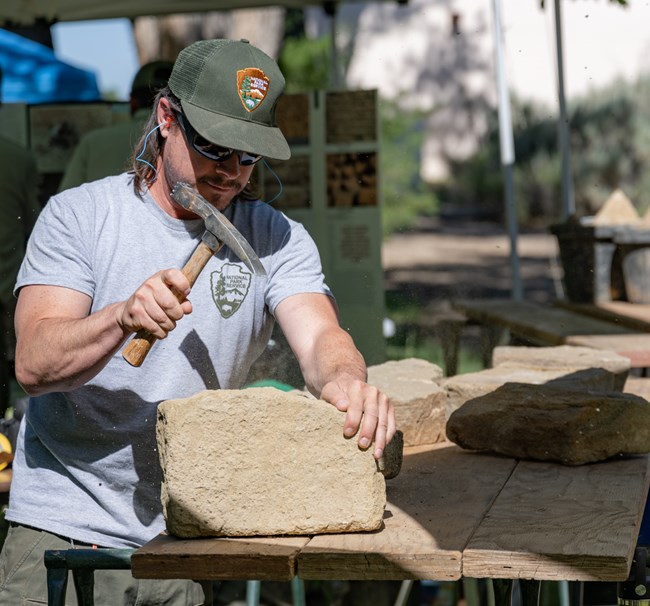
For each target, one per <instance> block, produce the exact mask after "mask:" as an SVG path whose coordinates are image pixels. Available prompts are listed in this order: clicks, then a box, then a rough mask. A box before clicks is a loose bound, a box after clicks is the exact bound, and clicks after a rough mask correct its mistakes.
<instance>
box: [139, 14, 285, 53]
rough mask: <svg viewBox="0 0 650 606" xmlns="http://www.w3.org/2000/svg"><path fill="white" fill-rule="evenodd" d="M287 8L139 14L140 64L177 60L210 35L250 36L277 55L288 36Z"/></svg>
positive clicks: (236, 37) (218, 36) (248, 38)
mask: <svg viewBox="0 0 650 606" xmlns="http://www.w3.org/2000/svg"><path fill="white" fill-rule="evenodd" d="M284 14H285V9H284V8H278V7H266V8H251V9H238V10H232V11H214V12H210V13H188V14H182V15H166V16H163V17H137V18H136V19H135V20H134V22H133V32H134V37H135V43H136V47H137V50H138V58H139V59H140V63H141V64H144V63H147V62H149V61H155V60H158V59H164V60H168V61H174V60H175V59H176V57H177V55H178V53H179V52H180V51H181V49H183V48H185V47H186V46H188V45H189V44H191V43H192V42H196V41H197V40H204V39H209V38H232V39H235V40H237V39H240V38H246V39H247V40H250V41H251V43H252V44H254V45H255V46H257V47H258V48H261V49H262V50H263V51H264V52H266V53H267V54H268V55H270V56H271V57H273V58H276V57H277V56H278V53H279V51H280V46H281V43H282V38H283V36H284Z"/></svg>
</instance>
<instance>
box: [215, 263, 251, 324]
mask: <svg viewBox="0 0 650 606" xmlns="http://www.w3.org/2000/svg"><path fill="white" fill-rule="evenodd" d="M251 278H252V274H251V273H250V272H248V271H244V270H242V268H241V267H240V266H239V265H235V264H234V263H224V265H223V267H222V268H221V269H219V270H217V271H213V272H212V274H211V275H210V288H211V290H212V298H213V299H214V303H215V305H216V306H217V309H218V310H219V313H220V314H221V316H222V317H223V318H229V317H230V316H232V315H233V314H234V313H235V312H236V311H237V310H238V309H239V308H240V306H241V304H242V303H243V302H244V299H245V298H246V295H247V294H248V289H249V288H250V285H251Z"/></svg>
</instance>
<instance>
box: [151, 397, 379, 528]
mask: <svg viewBox="0 0 650 606" xmlns="http://www.w3.org/2000/svg"><path fill="white" fill-rule="evenodd" d="M344 418H345V415H344V413H342V412H339V411H338V410H336V408H334V406H332V405H331V404H328V403H326V402H323V401H321V400H316V399H312V398H306V397H304V396H302V395H299V394H296V393H286V392H283V391H280V390H277V389H274V388H272V387H261V388H251V389H245V390H217V391H204V392H200V393H198V394H196V395H195V396H192V397H190V398H185V399H179V400H168V401H166V402H162V403H161V404H160V406H159V407H158V421H157V425H156V431H157V439H158V448H159V454H160V461H161V466H162V470H163V486H162V495H161V496H162V504H163V511H164V515H165V520H166V523H167V528H168V530H169V532H170V533H171V534H173V535H176V536H179V537H183V538H190V537H201V536H254V535H285V534H316V533H332V532H348V531H349V532H355V531H364V530H376V529H377V528H379V527H380V526H381V523H382V517H383V512H384V507H385V505H386V486H385V480H384V476H383V475H382V474H381V473H380V471H379V470H378V468H377V463H376V461H375V459H374V458H373V456H372V449H369V450H367V451H362V450H360V449H359V448H358V446H357V443H356V440H354V439H345V438H344V437H343V431H342V430H343V422H344Z"/></svg>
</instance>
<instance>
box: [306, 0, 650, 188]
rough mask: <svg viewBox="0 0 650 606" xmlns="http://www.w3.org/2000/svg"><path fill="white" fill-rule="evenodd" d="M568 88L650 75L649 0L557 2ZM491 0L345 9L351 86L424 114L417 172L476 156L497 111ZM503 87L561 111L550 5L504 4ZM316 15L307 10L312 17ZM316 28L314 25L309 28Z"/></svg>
mask: <svg viewBox="0 0 650 606" xmlns="http://www.w3.org/2000/svg"><path fill="white" fill-rule="evenodd" d="M561 10H562V21H563V43H564V71H565V92H566V96H567V98H568V99H569V101H570V100H571V99H574V98H576V97H579V96H582V95H586V94H588V93H589V91H590V90H592V89H594V88H598V87H602V86H604V85H607V84H609V83H611V82H612V81H615V80H616V79H617V78H621V79H626V80H632V79H634V78H636V77H638V76H639V75H641V74H645V73H647V72H648V71H650V29H649V28H648V24H650V2H639V1H638V0H630V6H628V7H620V6H618V5H617V4H614V3H611V2H609V1H608V0H571V1H569V0H563V1H562V2H561ZM491 11H492V2H491V0H436V1H434V0H410V1H409V3H408V4H407V5H405V6H401V5H397V4H396V3H391V2H388V3H383V2H382V3H367V4H363V5H360V4H359V3H353V4H352V5H349V6H346V5H343V6H342V7H341V9H340V12H339V14H338V16H337V24H338V29H339V31H340V32H341V34H340V38H341V40H340V44H341V45H349V46H350V52H351V60H350V63H349V66H348V70H347V75H346V82H347V86H348V87H350V88H376V89H378V90H379V94H380V96H381V97H383V98H389V99H394V100H398V101H399V102H400V103H401V104H402V105H403V106H404V107H407V108H419V109H424V110H426V111H427V112H430V113H429V117H428V121H427V137H426V142H425V144H424V149H423V165H422V176H423V178H424V179H425V180H427V181H436V180H439V179H444V178H445V176H446V172H447V168H446V167H447V158H457V159H462V158H464V157H467V156H468V155H469V154H471V153H473V152H474V151H475V149H476V147H477V145H478V141H479V138H480V136H481V135H482V134H483V132H484V130H485V126H486V121H485V110H486V107H495V105H496V93H495V75H494V37H493V22H492V13H491ZM501 14H502V27H503V34H504V50H505V59H506V72H507V78H508V84H509V88H510V90H511V91H512V93H513V94H515V95H517V97H519V98H520V99H522V100H527V101H534V102H537V103H540V104H543V105H545V106H547V107H548V108H549V112H551V113H554V114H557V98H558V86H557V75H556V73H557V63H556V37H555V19H554V2H553V0H546V8H545V9H541V8H540V5H539V0H501ZM314 18H315V17H314V16H312V19H314ZM314 31H315V30H314Z"/></svg>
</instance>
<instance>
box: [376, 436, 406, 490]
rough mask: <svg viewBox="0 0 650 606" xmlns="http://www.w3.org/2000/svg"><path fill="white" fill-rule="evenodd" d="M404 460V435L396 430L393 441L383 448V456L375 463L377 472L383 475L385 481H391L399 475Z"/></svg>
mask: <svg viewBox="0 0 650 606" xmlns="http://www.w3.org/2000/svg"><path fill="white" fill-rule="evenodd" d="M403 458H404V434H403V433H402V432H401V430H399V429H398V430H397V431H396V432H395V435H394V436H393V439H392V440H391V441H390V442H389V443H388V444H387V445H386V448H384V454H383V456H382V457H381V459H379V461H377V467H379V471H381V473H382V474H384V477H385V478H386V479H387V480H392V479H393V478H396V477H397V476H398V475H399V472H400V471H401V469H402V460H403Z"/></svg>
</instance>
